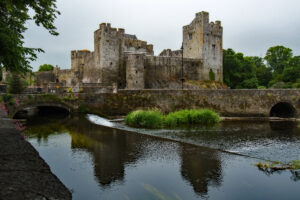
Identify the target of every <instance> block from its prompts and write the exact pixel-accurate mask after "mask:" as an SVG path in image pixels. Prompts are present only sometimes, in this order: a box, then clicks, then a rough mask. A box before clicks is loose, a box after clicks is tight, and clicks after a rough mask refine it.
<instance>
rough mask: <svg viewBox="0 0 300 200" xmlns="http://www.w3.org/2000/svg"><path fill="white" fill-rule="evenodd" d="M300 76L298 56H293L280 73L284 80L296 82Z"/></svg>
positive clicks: (299, 57)
mask: <svg viewBox="0 0 300 200" xmlns="http://www.w3.org/2000/svg"><path fill="white" fill-rule="evenodd" d="M299 78H300V56H295V57H293V58H292V59H291V60H290V62H289V66H288V67H286V68H284V70H283V73H282V80H283V81H284V82H292V83H295V82H297V79H299Z"/></svg>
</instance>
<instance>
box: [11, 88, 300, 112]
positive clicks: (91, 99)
mask: <svg viewBox="0 0 300 200" xmlns="http://www.w3.org/2000/svg"><path fill="white" fill-rule="evenodd" d="M73 95H76V98H74V97H69V98H66V97H65V96H57V97H51V96H50V95H48V97H47V95H45V94H42V95H20V96H18V97H17V98H19V99H20V102H21V103H20V105H19V106H16V107H15V108H14V109H13V110H12V111H11V112H10V113H11V116H13V115H14V114H15V113H16V112H18V111H19V110H21V109H24V108H25V107H26V106H34V105H35V106H56V107H61V108H64V109H66V110H68V111H71V112H72V111H76V110H77V109H78V108H82V107H84V108H87V110H88V111H90V112H94V113H98V114H102V115H105V116H115V115H125V114H127V113H128V112H130V111H132V110H135V109H138V108H158V109H161V110H162V111H164V112H170V111H174V110H178V109H185V108H211V109H213V110H215V111H217V112H219V113H220V114H221V115H222V116H240V117H242V116H253V117H270V116H272V117H299V114H300V90H294V89H293V90H286V89H285V90H250V89H249V90H248V89H243V90H230V89H227V90H119V91H118V93H99V94H87V93H77V94H73ZM42 96H44V97H43V98H42ZM69 96H70V95H69Z"/></svg>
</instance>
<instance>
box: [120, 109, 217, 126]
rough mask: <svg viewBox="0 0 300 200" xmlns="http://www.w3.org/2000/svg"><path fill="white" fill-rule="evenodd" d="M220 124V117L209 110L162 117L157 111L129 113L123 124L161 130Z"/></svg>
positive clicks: (187, 111)
mask: <svg viewBox="0 0 300 200" xmlns="http://www.w3.org/2000/svg"><path fill="white" fill-rule="evenodd" d="M219 122H220V116H219V115H218V114H217V113H215V112H214V111H212V110H209V109H197V110H194V109H192V110H180V111H176V112H171V113H169V114H168V115H163V114H162V113H161V112H160V111H158V110H136V111H133V112H131V113H129V114H128V115H127V116H126V118H125V123H126V124H127V125H129V126H133V127H142V128H161V127H163V126H165V127H177V126H180V125H190V124H201V125H214V124H216V123H219Z"/></svg>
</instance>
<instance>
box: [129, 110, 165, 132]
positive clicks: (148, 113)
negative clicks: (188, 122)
mask: <svg viewBox="0 0 300 200" xmlns="http://www.w3.org/2000/svg"><path fill="white" fill-rule="evenodd" d="M163 118H164V117H163V114H162V113H161V112H160V111H158V110H136V111H133V112H131V113H129V114H128V115H127V116H126V118H125V122H126V124H128V125H129V126H133V127H141V128H161V127H162V124H163Z"/></svg>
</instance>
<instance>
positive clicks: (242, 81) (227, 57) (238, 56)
mask: <svg viewBox="0 0 300 200" xmlns="http://www.w3.org/2000/svg"><path fill="white" fill-rule="evenodd" d="M223 68H224V70H223V71H224V82H225V84H226V85H228V86H230V87H231V88H257V86H258V81H257V78H256V67H255V64H254V61H253V60H252V59H251V58H250V57H244V55H243V54H242V53H235V52H234V51H233V50H232V49H227V50H224V51H223Z"/></svg>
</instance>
